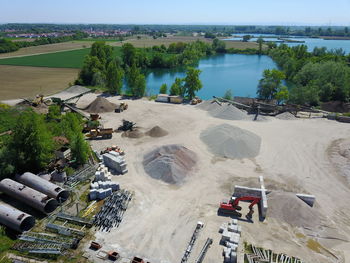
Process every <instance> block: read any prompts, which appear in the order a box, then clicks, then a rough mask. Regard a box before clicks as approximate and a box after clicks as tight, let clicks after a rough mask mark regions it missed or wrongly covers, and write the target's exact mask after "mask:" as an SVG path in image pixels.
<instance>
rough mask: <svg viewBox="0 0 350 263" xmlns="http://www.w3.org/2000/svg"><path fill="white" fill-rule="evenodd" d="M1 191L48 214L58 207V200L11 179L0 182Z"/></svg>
mask: <svg viewBox="0 0 350 263" xmlns="http://www.w3.org/2000/svg"><path fill="white" fill-rule="evenodd" d="M0 191H1V192H3V193H5V194H7V195H9V196H11V197H13V198H15V199H17V200H19V201H21V202H23V203H25V204H27V205H29V206H31V207H33V208H35V209H37V210H39V211H41V212H44V213H46V214H49V213H51V212H53V211H54V210H55V209H56V208H57V206H58V202H57V201H56V199H53V198H51V197H49V196H47V195H45V194H43V193H40V192H38V191H36V190H34V189H32V188H30V187H28V186H25V185H23V184H21V183H18V182H16V181H13V180H11V179H3V180H2V181H1V182H0Z"/></svg>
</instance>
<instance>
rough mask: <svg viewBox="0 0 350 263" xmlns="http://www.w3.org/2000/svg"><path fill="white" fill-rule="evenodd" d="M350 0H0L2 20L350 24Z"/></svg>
mask: <svg viewBox="0 0 350 263" xmlns="http://www.w3.org/2000/svg"><path fill="white" fill-rule="evenodd" d="M349 14H350V0H332V1H330V0H248V1H245V0H173V1H168V0H1V5H0V23H7V22H25V23H33V22H38V23H42V22H46V23H109V24H129V23H131V24H265V25H266V24H280V25H294V24H296V25H346V26H350V15H349Z"/></svg>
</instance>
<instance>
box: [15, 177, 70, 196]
mask: <svg viewBox="0 0 350 263" xmlns="http://www.w3.org/2000/svg"><path fill="white" fill-rule="evenodd" d="M16 180H17V181H18V182H21V183H22V184H24V185H26V186H29V187H31V188H33V189H35V190H37V191H39V192H41V193H43V194H46V195H48V196H50V197H52V198H55V199H56V200H57V201H58V202H60V203H62V202H64V201H66V200H67V199H68V197H69V192H68V191H67V190H65V189H63V188H61V187H60V186H58V185H56V184H53V183H51V182H49V181H47V180H45V179H43V178H41V177H39V176H37V175H35V174H32V173H29V172H28V173H24V174H22V175H17V176H16Z"/></svg>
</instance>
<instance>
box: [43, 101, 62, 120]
mask: <svg viewBox="0 0 350 263" xmlns="http://www.w3.org/2000/svg"><path fill="white" fill-rule="evenodd" d="M46 118H47V119H48V120H60V119H61V107H60V106H59V105H50V106H49V112H48V113H47V115H46Z"/></svg>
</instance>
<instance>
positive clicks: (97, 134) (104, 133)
mask: <svg viewBox="0 0 350 263" xmlns="http://www.w3.org/2000/svg"><path fill="white" fill-rule="evenodd" d="M112 134H113V129H112V128H108V129H92V130H90V132H89V133H88V134H86V137H88V138H90V139H110V138H112Z"/></svg>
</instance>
